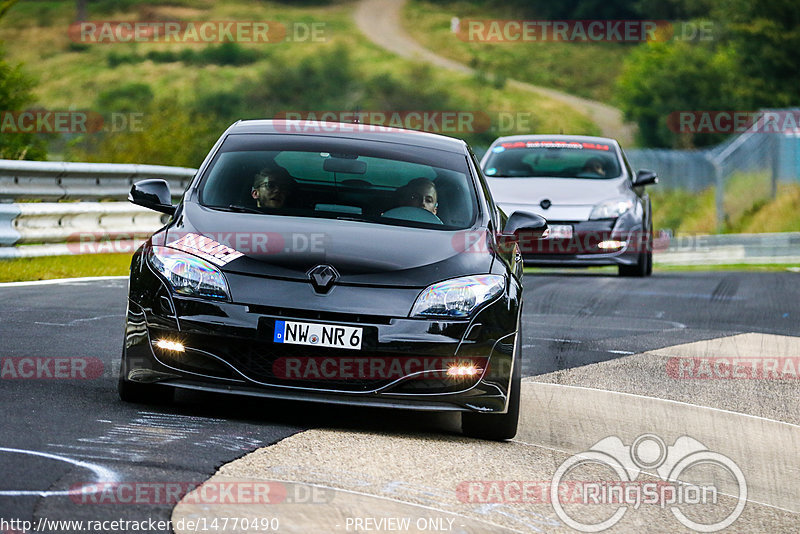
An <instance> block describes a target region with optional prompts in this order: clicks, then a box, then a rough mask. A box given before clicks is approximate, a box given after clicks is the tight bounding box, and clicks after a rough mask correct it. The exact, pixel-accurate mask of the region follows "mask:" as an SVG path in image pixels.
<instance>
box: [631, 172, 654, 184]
mask: <svg viewBox="0 0 800 534" xmlns="http://www.w3.org/2000/svg"><path fill="white" fill-rule="evenodd" d="M657 183H658V175H657V174H656V173H655V171H649V170H647V169H642V170H640V171H639V172H637V173H636V178H635V179H634V180H633V185H635V186H640V185H652V184H657Z"/></svg>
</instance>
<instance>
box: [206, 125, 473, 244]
mask: <svg viewBox="0 0 800 534" xmlns="http://www.w3.org/2000/svg"><path fill="white" fill-rule="evenodd" d="M300 137H301V138H300V139H288V138H286V137H280V136H271V135H256V134H249V135H244V134H237V135H231V136H229V137H228V138H227V139H226V141H225V143H223V145H222V147H221V148H220V151H219V152H218V153H217V155H216V156H215V158H214V160H213V161H212V163H211V165H210V166H209V168H208V169H207V170H206V172H205V173H204V176H203V178H202V180H201V185H200V191H199V200H200V204H202V205H204V206H207V207H210V208H215V209H220V210H227V211H235V212H246V213H260V214H264V215H272V216H275V215H283V216H286V215H288V216H296V217H315V218H325V219H348V220H357V221H364V222H369V223H377V224H388V225H398V226H417V227H424V228H430V229H442V230H451V229H463V228H468V227H470V226H471V225H472V223H473V221H474V220H475V214H476V210H477V208H476V206H477V202H476V198H475V189H474V187H473V186H472V180H471V178H470V176H469V170H468V168H467V159H466V155H463V154H456V153H453V152H447V151H441V150H433V149H428V148H422V147H411V146H408V145H400V144H394V143H386V142H375V141H362V140H358V141H356V140H344V139H340V138H324V137H320V138H311V137H307V138H302V136H300Z"/></svg>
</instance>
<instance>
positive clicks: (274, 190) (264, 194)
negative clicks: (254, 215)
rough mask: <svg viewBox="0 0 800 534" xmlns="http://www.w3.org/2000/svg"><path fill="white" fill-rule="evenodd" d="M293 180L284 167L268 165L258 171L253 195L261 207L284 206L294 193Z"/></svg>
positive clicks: (254, 181)
mask: <svg viewBox="0 0 800 534" xmlns="http://www.w3.org/2000/svg"><path fill="white" fill-rule="evenodd" d="M293 184H294V181H293V180H292V177H291V175H289V172H288V171H287V170H286V169H284V168H283V167H267V168H264V169H261V170H260V171H258V173H257V174H256V176H255V179H254V180H253V189H252V192H251V195H252V197H253V199H255V201H256V204H257V205H258V207H259V208H272V209H276V208H282V207H284V205H285V204H286V201H287V199H288V198H289V197H290V195H291V193H292V186H293Z"/></svg>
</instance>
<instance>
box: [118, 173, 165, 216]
mask: <svg viewBox="0 0 800 534" xmlns="http://www.w3.org/2000/svg"><path fill="white" fill-rule="evenodd" d="M128 200H129V201H131V202H133V203H134V204H136V205H138V206H142V207H144V208H149V209H151V210H155V211H160V212H161V213H167V214H169V215H175V208H176V206H173V205H172V196H171V195H170V193H169V184H168V183H167V181H166V180H160V179H157V178H152V179H149V180H141V181H139V182H136V183H135V184H133V185H132V186H131V191H130V193H128Z"/></svg>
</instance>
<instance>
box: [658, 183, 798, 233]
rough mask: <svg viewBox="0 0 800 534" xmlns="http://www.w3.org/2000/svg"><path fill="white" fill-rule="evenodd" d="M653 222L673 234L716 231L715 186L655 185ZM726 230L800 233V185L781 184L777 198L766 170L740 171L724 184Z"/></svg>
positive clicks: (726, 231) (736, 231)
mask: <svg viewBox="0 0 800 534" xmlns="http://www.w3.org/2000/svg"><path fill="white" fill-rule="evenodd" d="M649 193H650V197H651V199H652V203H653V224H654V228H655V229H656V231H658V230H659V229H667V228H669V229H671V230H672V232H673V234H674V235H686V234H714V233H717V208H716V197H715V190H714V188H713V187H711V188H708V189H706V190H705V191H700V192H691V191H684V190H679V189H670V190H663V189H659V187H658V186H656V187H654V188H652V189H651V190H650V191H649ZM724 205H725V215H726V219H725V223H724V225H723V228H722V231H723V233H734V234H739V233H742V234H748V233H772V232H800V184H779V187H778V190H777V194H776V196H775V198H774V199H772V198H770V182H769V177H768V176H767V174H766V173H739V174H735V175H733V176H732V177H730V178H729V179H728V180H727V183H726V186H725V196H724Z"/></svg>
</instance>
